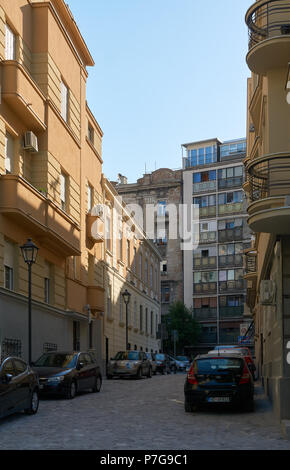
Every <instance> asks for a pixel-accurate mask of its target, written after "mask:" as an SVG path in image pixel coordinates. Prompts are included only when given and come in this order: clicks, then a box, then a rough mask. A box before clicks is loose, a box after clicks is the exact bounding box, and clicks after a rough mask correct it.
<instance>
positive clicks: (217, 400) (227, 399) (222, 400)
mask: <svg viewBox="0 0 290 470" xmlns="http://www.w3.org/2000/svg"><path fill="white" fill-rule="evenodd" d="M207 401H208V402H209V403H229V402H230V401H231V398H230V397H209V398H208V399H207Z"/></svg>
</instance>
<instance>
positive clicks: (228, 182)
mask: <svg viewBox="0 0 290 470" xmlns="http://www.w3.org/2000/svg"><path fill="white" fill-rule="evenodd" d="M242 185H243V177H242V176H235V177H233V178H223V179H219V181H218V188H219V189H230V188H241V187H242Z"/></svg>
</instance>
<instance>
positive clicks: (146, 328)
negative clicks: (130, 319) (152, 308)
mask: <svg viewBox="0 0 290 470" xmlns="http://www.w3.org/2000/svg"><path fill="white" fill-rule="evenodd" d="M145 333H148V308H146V309H145Z"/></svg>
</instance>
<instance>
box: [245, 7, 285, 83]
mask: <svg viewBox="0 0 290 470" xmlns="http://www.w3.org/2000/svg"><path fill="white" fill-rule="evenodd" d="M246 23H247V26H248V29H249V52H248V55H247V63H248V66H249V68H250V69H251V71H252V72H254V73H257V74H266V72H267V71H268V70H269V69H273V68H277V67H285V66H286V65H287V64H288V62H289V48H290V5H289V1H288V0H259V1H257V2H256V3H254V4H253V5H252V6H251V7H250V8H249V10H248V11H247V14H246Z"/></svg>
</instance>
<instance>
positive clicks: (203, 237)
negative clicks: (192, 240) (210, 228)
mask: <svg viewBox="0 0 290 470" xmlns="http://www.w3.org/2000/svg"><path fill="white" fill-rule="evenodd" d="M216 238H217V233H216V231H214V232H200V234H199V244H200V245H202V244H203V243H215V242H216Z"/></svg>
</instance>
